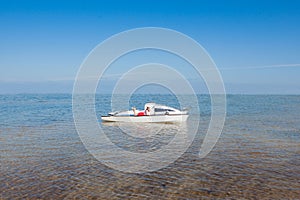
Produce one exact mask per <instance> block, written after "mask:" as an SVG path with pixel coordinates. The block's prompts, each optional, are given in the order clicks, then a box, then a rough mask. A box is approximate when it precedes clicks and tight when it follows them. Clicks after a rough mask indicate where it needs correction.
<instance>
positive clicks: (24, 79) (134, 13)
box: [0, 0, 300, 94]
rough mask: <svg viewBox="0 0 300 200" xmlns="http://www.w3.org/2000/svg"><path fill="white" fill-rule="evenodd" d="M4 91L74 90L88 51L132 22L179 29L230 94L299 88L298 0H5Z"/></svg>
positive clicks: (0, 41)
mask: <svg viewBox="0 0 300 200" xmlns="http://www.w3.org/2000/svg"><path fill="white" fill-rule="evenodd" d="M0 5H1V6H0V70H1V73H0V93H26V92H30V93H34V92H71V91H72V84H73V80H74V78H75V76H76V73H77V70H78V69H79V66H80V64H81V63H82V61H83V60H84V58H85V57H86V56H87V55H88V53H89V52H90V51H91V50H92V49H93V48H94V47H95V46H96V45H98V44H99V43H100V42H102V41H103V40H105V39H106V38H108V37H110V36H112V35H114V34H116V33H119V32H121V31H125V30H128V29H132V28H139V27H147V26H151V27H153V26H155V27H164V28H170V29H174V30H176V31H180V32H182V33H184V34H186V35H188V36H190V37H192V38H194V39H195V40H196V41H197V42H199V43H200V44H201V45H202V46H203V47H204V48H205V49H206V50H207V51H208V53H209V54H210V55H211V57H212V58H213V60H214V61H215V63H216V64H217V66H218V68H219V69H220V72H221V74H222V77H223V79H224V82H225V87H226V90H227V92H228V93H276V94H277V93H278V94H286V93H291V94H300V78H299V77H300V37H299V35H300V26H299V24H300V1H293V0H291V1H281V0H279V1H255V0H252V1H243V0H240V1H225V0H224V1H213V0H212V1H208V0H207V1H155V0H154V1H56V0H53V1H30V0H29V1H14V0H12V1H0Z"/></svg>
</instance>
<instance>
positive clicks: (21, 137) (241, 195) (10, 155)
mask: <svg viewBox="0 0 300 200" xmlns="http://www.w3.org/2000/svg"><path fill="white" fill-rule="evenodd" d="M198 98H199V102H200V111H201V118H200V125H199V129H198V132H197V135H196V138H195V140H194V141H193V143H192V145H191V146H190V147H189V148H188V150H187V151H186V152H185V153H184V154H183V155H182V156H181V157H180V158H179V159H178V160H177V161H175V162H174V163H172V164H170V165H169V166H167V167H165V168H163V169H160V170H158V171H154V172H147V173H143V174H135V173H123V172H120V171H117V170H114V169H112V168H109V167H107V166H106V165H104V164H103V163H100V162H99V161H97V160H96V159H95V158H94V157H93V156H92V155H91V154H89V152H88V151H87V150H86V149H85V147H84V145H83V144H82V142H81V140H80V138H79V136H78V134H77V132H76V129H75V126H74V122H73V118H72V105H71V95H55V94H51V95H50V94H49V95H2V96H0V110H1V112H0V156H1V171H0V191H1V192H0V193H1V196H0V198H1V199H18V198H19V199H23V198H28V199H37V198H39V199H49V198H50V199H58V198H59V199H61V198H66V199H74V198H75V199H81V198H87V199H95V198H96V199H143V198H145V199H299V197H300V181H299V180H300V167H299V166H300V114H299V113H300V96H275V95H258V96H255V95H229V96H228V99H227V105H228V106H227V118H226V123H225V126H224V130H223V133H222V135H221V138H220V139H219V141H218V143H217V145H216V146H215V148H214V149H213V151H212V152H210V154H209V155H208V156H206V157H205V158H203V159H200V158H199V157H198V153H199V148H200V145H201V143H202V141H203V137H204V135H205V131H206V130H207V127H208V123H209V119H210V105H209V102H210V101H209V96H206V95H200V96H198ZM109 100H110V96H108V95H99V96H97V97H96V102H97V105H96V110H97V115H98V117H100V116H101V115H102V114H106V113H107V112H108V111H110V101H109ZM144 101H160V102H159V103H167V104H168V105H172V106H175V107H178V106H179V104H178V102H177V101H176V99H175V98H174V96H171V95H150V96H149V95H148V96H139V97H133V98H132V99H131V105H130V106H132V104H134V105H135V106H137V107H141V108H142V103H143V102H144ZM191 106H193V105H191ZM126 109H127V108H126ZM193 114H194V113H193V111H192V113H191V116H190V117H189V119H188V120H189V121H188V124H187V125H188V126H193V125H195V121H193V120H194V118H193ZM100 126H101V127H102V128H103V130H104V131H105V132H106V133H107V135H108V136H109V137H110V139H111V140H112V141H114V143H115V144H117V145H119V146H120V147H121V148H124V149H127V150H130V151H136V152H145V151H155V150H156V149H157V148H160V147H161V146H163V145H166V144H167V143H168V141H169V140H170V138H172V137H174V134H176V130H177V128H176V125H168V124H167V125H164V126H163V128H162V130H161V132H160V133H159V137H158V136H157V135H155V134H154V135H153V136H152V137H150V138H148V139H147V138H146V140H137V139H135V138H134V137H133V136H124V135H122V134H121V131H120V129H119V128H118V126H114V125H111V124H109V125H107V124H102V123H101V122H100ZM145 126H146V127H136V126H134V127H131V126H127V127H125V129H126V130H128V129H130V130H131V131H132V130H134V131H132V132H135V133H138V132H139V131H140V130H141V129H140V128H142V130H144V129H147V128H149V126H150V128H151V125H145ZM147 126H148V127H147ZM124 137H126V138H125V139H124Z"/></svg>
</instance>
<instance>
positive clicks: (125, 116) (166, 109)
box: [101, 103, 188, 123]
mask: <svg viewBox="0 0 300 200" xmlns="http://www.w3.org/2000/svg"><path fill="white" fill-rule="evenodd" d="M144 108H145V109H144V110H136V109H133V110H129V111H117V112H110V113H108V115H107V116H102V117H101V119H102V121H104V122H156V123H158V122H184V121H186V120H187V118H188V112H187V110H178V109H176V108H173V107H170V106H165V105H160V104H156V103H146V104H145V107H144ZM147 108H149V109H150V110H149V112H148V113H145V111H146V110H147Z"/></svg>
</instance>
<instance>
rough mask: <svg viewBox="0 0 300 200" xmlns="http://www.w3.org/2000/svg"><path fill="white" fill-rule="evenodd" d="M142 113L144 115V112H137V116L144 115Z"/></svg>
mask: <svg viewBox="0 0 300 200" xmlns="http://www.w3.org/2000/svg"><path fill="white" fill-rule="evenodd" d="M144 115H145V113H144V112H139V113H138V114H137V116H144Z"/></svg>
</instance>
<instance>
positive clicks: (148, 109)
mask: <svg viewBox="0 0 300 200" xmlns="http://www.w3.org/2000/svg"><path fill="white" fill-rule="evenodd" d="M145 115H147V116H149V115H150V107H149V106H147V108H146V110H145Z"/></svg>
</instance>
